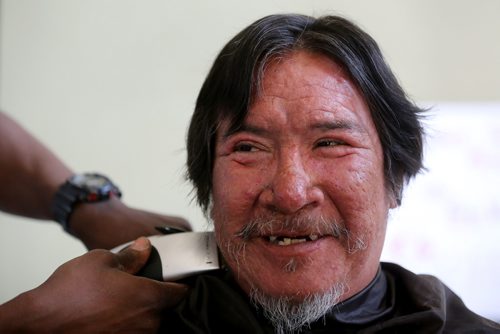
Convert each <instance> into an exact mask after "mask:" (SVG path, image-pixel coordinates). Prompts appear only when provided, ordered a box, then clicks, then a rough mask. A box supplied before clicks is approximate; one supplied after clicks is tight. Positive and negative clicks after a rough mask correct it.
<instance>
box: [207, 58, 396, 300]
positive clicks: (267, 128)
mask: <svg viewBox="0 0 500 334" xmlns="http://www.w3.org/2000/svg"><path fill="white" fill-rule="evenodd" d="M394 204H395V203H394V201H393V200H392V197H391V196H390V195H389V193H388V191H387V189H386V183H385V180H384V171H383V153H382V147H381V144H380V142H379V138H378V135H377V131H376V129H375V126H374V124H373V121H372V119H371V116H370V112H369V110H368V107H367V106H366V104H365V102H364V99H363V98H362V96H361V95H360V94H359V92H358V90H357V89H356V87H355V85H354V84H353V83H352V82H351V80H350V79H349V77H348V75H347V74H346V73H345V72H344V71H343V70H342V68H341V67H340V66H338V65H337V64H336V63H334V62H333V61H331V60H329V59H328V58H326V57H324V56H322V55H318V54H312V53H308V52H304V51H299V52H294V53H292V54H291V55H289V56H288V57H286V58H283V59H280V60H279V61H274V62H272V63H270V64H269V66H268V67H267V68H266V71H265V75H264V79H263V84H262V91H261V93H260V94H259V95H258V96H257V97H256V99H255V101H254V103H253V104H252V105H251V107H250V109H249V111H248V115H247V117H246V119H245V121H244V124H243V126H242V128H240V129H239V130H238V131H236V132H234V133H232V132H231V133H230V132H229V122H228V121H223V122H222V124H221V127H220V128H219V129H218V132H217V138H216V148H215V161H214V172H213V190H212V209H211V216H212V219H213V221H214V224H215V233H216V237H217V240H218V244H219V247H220V249H221V252H222V254H223V256H224V258H225V259H226V261H227V263H228V265H229V266H230V267H231V269H232V270H233V272H234V273H235V275H234V276H235V279H236V280H237V281H238V283H239V284H240V286H241V287H242V288H243V289H244V290H245V291H247V292H250V291H251V290H252V289H258V290H260V291H262V292H263V293H265V294H266V295H268V296H272V297H283V296H286V297H290V298H291V299H292V300H296V301H297V302H298V301H302V300H303V299H304V298H305V297H306V296H308V295H310V294H315V293H322V292H325V291H328V290H329V289H331V288H332V287H333V286H334V285H335V284H337V283H346V284H347V286H348V289H346V290H345V291H344V292H343V294H342V296H341V300H345V299H346V298H348V297H350V296H352V295H354V294H355V293H357V292H359V291H360V290H362V289H363V288H364V287H365V286H367V285H368V284H369V283H370V281H371V280H372V279H373V278H374V276H375V274H376V272H377V269H378V265H379V258H380V253H381V250H382V245H383V241H384V236H385V227H386V221H387V214H388V210H389V208H390V207H391V206H394Z"/></svg>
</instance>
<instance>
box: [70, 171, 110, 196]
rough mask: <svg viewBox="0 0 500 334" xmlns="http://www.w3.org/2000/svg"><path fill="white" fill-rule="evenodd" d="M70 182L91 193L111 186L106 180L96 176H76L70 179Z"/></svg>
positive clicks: (103, 177)
mask: <svg viewBox="0 0 500 334" xmlns="http://www.w3.org/2000/svg"><path fill="white" fill-rule="evenodd" d="M70 182H71V183H73V184H74V185H75V186H77V187H80V188H84V189H87V190H89V191H91V192H95V191H99V190H100V189H102V188H105V187H106V186H107V185H110V184H111V181H110V180H109V179H108V178H106V177H105V176H102V175H98V174H77V175H75V176H73V177H72V178H71V180H70Z"/></svg>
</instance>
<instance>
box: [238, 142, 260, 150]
mask: <svg viewBox="0 0 500 334" xmlns="http://www.w3.org/2000/svg"><path fill="white" fill-rule="evenodd" d="M234 151H235V152H255V151H257V148H256V147H255V146H253V145H251V144H248V143H241V144H238V145H236V146H235V147H234Z"/></svg>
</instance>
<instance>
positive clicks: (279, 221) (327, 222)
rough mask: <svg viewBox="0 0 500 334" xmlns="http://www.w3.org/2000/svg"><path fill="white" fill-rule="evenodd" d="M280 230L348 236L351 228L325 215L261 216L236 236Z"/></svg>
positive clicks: (250, 222)
mask: <svg viewBox="0 0 500 334" xmlns="http://www.w3.org/2000/svg"><path fill="white" fill-rule="evenodd" d="M279 231H287V232H291V233H295V232H297V233H303V234H306V235H307V234H317V235H320V236H325V235H328V236H333V237H335V238H341V237H348V236H349V230H348V229H347V228H346V227H345V225H344V224H343V223H342V222H339V221H337V220H336V219H331V218H330V219H329V218H326V217H323V216H319V217H311V216H307V215H294V216H277V215H265V216H259V217H256V218H254V219H252V220H251V221H249V222H248V223H247V224H245V225H244V226H243V227H242V228H241V229H240V230H239V231H238V232H237V233H236V236H237V237H239V238H242V239H243V240H248V239H250V238H252V237H258V236H262V235H273V234H274V233H276V232H279Z"/></svg>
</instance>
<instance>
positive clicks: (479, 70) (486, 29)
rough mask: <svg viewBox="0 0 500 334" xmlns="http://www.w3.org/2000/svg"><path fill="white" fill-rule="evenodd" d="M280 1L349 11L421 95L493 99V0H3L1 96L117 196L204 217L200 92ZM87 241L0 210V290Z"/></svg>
mask: <svg viewBox="0 0 500 334" xmlns="http://www.w3.org/2000/svg"><path fill="white" fill-rule="evenodd" d="M277 12H300V13H304V14H312V15H318V14H327V13H337V14H343V15H346V16H347V17H349V18H352V19H353V20H355V21H356V22H358V23H359V24H360V25H361V26H362V27H364V28H365V29H366V30H367V31H368V32H369V33H371V34H372V35H373V36H374V37H375V39H376V40H378V42H379V43H380V45H381V48H382V50H383V51H384V53H385V55H386V57H387V58H388V60H389V62H390V63H391V64H392V66H393V69H394V71H395V72H396V74H397V76H398V77H399V78H400V80H401V81H402V83H403V85H404V86H405V87H406V88H407V91H408V92H409V94H410V95H411V96H412V97H413V98H414V99H415V100H416V101H419V102H436V101H461V102H467V101H468V102H470V101H500V43H498V38H499V35H500V20H498V14H499V13H500V1H496V0H480V1H457V0H446V1H443V0H442V1H436V0H413V1H400V0H392V1H391V0H383V1H380V0H379V1H368V0H367V1H352V0H351V1H348V0H346V1H335V0H325V1H319V0H317V1H311V0H300V1H299V0H294V1H290V0H288V1H284V0H283V1H278V0H273V1H269V0H252V1H233V0H211V1H202V0H199V1H190V0H187V1H185V0H182V1H181V0H178V1H159V0H157V1H150V0H148V1H139V0H136V1H131V0H99V1H97V0H90V1H89V0H87V1H83V0H82V1H76V0H45V1H41V0H3V1H1V12H0V14H1V22H0V24H1V26H0V28H1V35H0V107H1V109H2V110H4V111H6V112H7V113H9V114H10V115H12V116H13V117H14V118H15V119H17V120H18V121H19V122H20V123H21V124H23V125H24V126H25V127H26V128H28V129H29V130H30V131H31V132H32V133H34V134H35V135H36V136H38V137H39V138H40V139H41V140H42V141H43V142H44V143H45V144H47V145H48V146H49V147H50V148H52V149H53V150H54V151H55V152H57V153H58V154H59V155H60V156H61V157H62V158H63V159H64V160H65V161H66V162H67V163H68V164H69V165H70V166H71V167H72V168H74V170H75V171H94V170H95V171H100V172H103V173H106V174H108V175H110V176H112V178H113V179H114V180H115V181H116V183H118V184H119V185H120V186H121V188H122V190H123V192H124V201H125V202H127V203H129V204H130V205H133V206H139V207H142V208H145V209H149V210H154V211H159V212H166V213H172V214H177V215H182V216H184V217H187V218H188V219H190V220H191V222H192V223H193V225H194V226H195V228H196V229H203V228H205V223H204V219H203V216H202V215H201V213H200V212H199V210H198V209H197V207H196V206H195V205H194V204H190V201H189V200H188V194H189V189H190V188H189V186H188V185H187V184H185V183H184V182H183V178H182V173H183V163H184V157H185V149H184V137H185V130H186V126H187V124H188V121H189V118H190V114H191V111H192V108H193V105H194V101H195V98H196V95H197V91H198V89H199V87H200V85H201V83H202V80H203V79H204V76H205V74H206V72H207V70H208V68H209V66H210V64H211V61H212V60H213V58H214V57H215V55H216V53H217V52H218V50H219V49H220V48H221V47H222V45H223V44H224V43H225V42H226V41H227V40H228V39H229V38H230V37H231V36H232V35H234V34H235V33H236V32H237V31H239V30H240V29H241V28H243V27H244V26H246V25H247V24H249V23H250V22H252V21H253V20H255V19H257V18H259V17H261V16H263V15H266V14H271V13H277ZM0 191H2V190H1V188H0ZM83 252H84V248H83V247H82V245H81V244H80V243H79V242H78V241H77V240H74V239H72V238H70V237H68V236H66V235H65V234H63V233H62V231H61V230H60V228H59V227H58V226H57V225H55V224H54V223H50V222H48V223H43V224H42V223H39V222H34V221H30V220H26V219H20V218H17V217H13V216H9V215H0V263H1V265H2V271H1V273H0V282H1V287H0V302H2V301H5V300H7V299H9V298H11V297H13V296H15V295H17V294H18V293H19V292H21V291H23V290H26V289H29V288H32V287H35V286H36V285H38V284H40V283H41V282H42V281H43V280H44V279H45V278H47V277H48V276H49V275H50V273H51V272H52V271H53V270H54V269H55V268H56V267H57V266H58V265H59V264H61V263H63V262H64V261H66V260H68V259H70V258H73V257H75V256H77V255H79V254H81V253H83Z"/></svg>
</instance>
